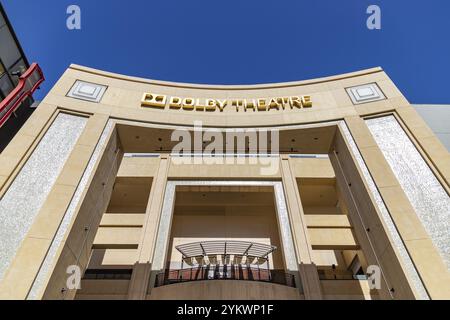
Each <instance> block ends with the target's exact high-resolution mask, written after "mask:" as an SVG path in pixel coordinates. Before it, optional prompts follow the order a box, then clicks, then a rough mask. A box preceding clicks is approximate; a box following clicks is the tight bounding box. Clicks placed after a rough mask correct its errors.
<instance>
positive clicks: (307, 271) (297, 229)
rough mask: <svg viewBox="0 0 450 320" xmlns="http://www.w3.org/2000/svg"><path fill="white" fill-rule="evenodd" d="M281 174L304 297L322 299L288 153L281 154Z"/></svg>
mask: <svg viewBox="0 0 450 320" xmlns="http://www.w3.org/2000/svg"><path fill="white" fill-rule="evenodd" d="M280 162H281V176H282V179H283V186H284V190H285V193H286V205H287V207H288V211H289V217H290V222H291V226H292V233H293V237H294V243H295V248H296V253H297V259H298V263H299V275H300V278H301V282H302V286H303V291H304V295H305V299H308V300H318V299H322V292H321V287H320V280H319V276H318V273H317V267H316V265H315V264H313V262H312V259H311V257H312V247H311V243H310V241H309V239H308V233H307V232H308V230H307V226H306V223H305V217H304V212H303V206H302V201H301V199H300V193H299V190H298V185H297V181H296V178H295V176H294V175H293V174H292V169H291V165H290V161H289V155H281V157H280Z"/></svg>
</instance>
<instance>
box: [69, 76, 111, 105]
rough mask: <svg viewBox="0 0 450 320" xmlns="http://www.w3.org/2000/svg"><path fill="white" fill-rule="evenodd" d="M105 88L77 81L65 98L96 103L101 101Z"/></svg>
mask: <svg viewBox="0 0 450 320" xmlns="http://www.w3.org/2000/svg"><path fill="white" fill-rule="evenodd" d="M106 88H107V87H106V86H103V85H100V84H95V83H90V82H85V81H80V80H77V81H76V82H75V84H74V85H73V86H72V88H71V89H70V91H69V93H68V94H67V96H68V97H71V98H75V99H81V100H86V101H91V102H97V103H98V102H100V100H101V99H102V97H103V94H104V93H105V91H106Z"/></svg>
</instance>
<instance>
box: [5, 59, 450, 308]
mask: <svg viewBox="0 0 450 320" xmlns="http://www.w3.org/2000/svg"><path fill="white" fill-rule="evenodd" d="M352 89H353V90H352ZM77 90H78V91H77ZM355 95H356V96H355ZM61 114H68V115H71V116H73V117H74V118H76V119H78V118H80V117H81V118H82V119H84V120H83V121H85V124H84V127H83V130H82V131H81V132H78V134H77V135H76V134H75V133H76V132H74V136H75V137H76V138H74V139H75V140H74V141H73V147H72V148H70V150H69V151H68V154H67V159H66V160H65V161H64V162H63V165H62V166H61V168H59V169H58V170H59V171H58V172H53V173H51V172H50V173H48V174H49V177H50V176H51V177H53V178H48V179H47V180H45V179H44V180H45V181H47V185H46V187H45V188H44V187H42V186H36V188H42V193H45V197H44V198H43V200H42V204H41V205H39V206H37V209H35V210H34V211H33V212H31V211H32V210H31V209H30V213H29V227H26V228H22V229H20V228H19V229H20V230H21V232H22V235H21V237H18V239H19V240H20V241H19V242H18V245H17V250H15V251H14V254H12V255H10V256H8V257H6V255H5V257H3V256H2V257H1V258H2V259H4V260H5V262H4V264H5V266H6V267H5V270H4V272H3V274H2V276H1V278H0V298H1V299H151V300H154V299H449V298H450V273H449V270H448V266H447V264H446V263H447V262H446V252H445V238H446V239H447V242H450V235H449V234H446V235H445V234H444V235H442V234H441V236H440V238H439V237H438V236H434V233H432V232H431V231H430V230H433V229H432V227H433V224H432V222H428V223H429V225H427V224H426V223H425V222H424V218H423V215H421V213H420V212H419V209H418V208H417V204H416V202H414V201H413V200H412V199H411V193H410V190H408V187H407V185H405V184H404V183H403V180H402V179H400V178H399V176H398V169H397V165H398V166H401V165H402V163H401V162H400V161H402V160H401V159H400V158H398V159H400V160H397V159H396V158H389V157H386V154H387V152H389V150H387V149H385V148H384V147H383V145H382V144H380V140H379V139H383V137H377V136H375V135H374V133H373V131H371V128H370V127H369V126H368V122H367V120H368V119H374V118H383V119H384V118H386V119H387V118H389V119H394V120H395V123H396V124H398V126H399V128H401V130H402V132H404V134H406V136H407V138H408V139H409V140H408V141H409V142H410V143H411V146H413V147H414V150H415V151H414V152H417V154H418V155H419V156H420V161H424V163H425V164H426V166H427V170H429V172H430V174H429V177H430V179H435V180H436V184H437V185H436V186H435V187H436V188H438V189H439V192H440V193H439V194H442V195H441V196H440V198H439V199H438V200H439V201H440V202H439V203H443V204H445V203H448V201H449V200H448V197H449V193H450V155H449V153H448V151H447V150H446V148H445V147H444V146H443V145H442V144H441V143H440V141H439V140H438V139H437V138H436V137H435V135H434V134H433V133H432V131H431V130H430V129H429V128H428V127H427V125H426V124H425V123H424V121H423V120H422V119H421V118H420V116H419V115H418V114H417V113H416V111H415V110H414V109H413V108H412V107H411V106H410V104H409V102H408V101H407V100H406V99H405V97H404V96H403V95H402V94H401V92H400V91H399V90H398V89H397V88H396V86H395V85H394V84H393V82H392V81H391V80H390V79H389V77H388V76H387V75H386V74H385V73H384V72H383V71H382V69H380V68H373V69H368V70H364V71H359V72H354V73H350V74H344V75H339V76H334V77H329V78H321V79H314V80H308V81H301V82H289V83H277V84H268V85H253V86H212V85H192V84H183V83H171V82H161V81H154V80H146V79H140V78H133V77H127V76H122V75H117V74H112V73H108V72H103V71H99V70H94V69H90V68H86V67H82V66H78V65H72V66H71V67H70V68H69V69H67V71H66V72H65V73H64V74H63V76H62V77H61V78H60V79H59V81H58V82H57V83H56V85H55V86H54V87H53V89H52V90H51V91H50V92H49V94H48V95H47V96H46V98H45V99H44V100H43V101H42V103H41V104H40V106H39V108H38V110H37V111H36V112H34V113H33V115H32V116H31V118H30V119H29V120H28V121H27V123H26V124H25V125H24V127H23V128H22V129H21V130H20V132H19V133H18V134H17V135H16V137H15V138H14V139H13V140H12V142H11V143H10V144H9V145H8V147H7V148H6V149H5V150H4V152H2V153H1V154H0V163H1V166H0V199H1V200H0V204H2V202H1V201H4V203H3V206H4V207H3V208H2V207H1V206H0V214H3V216H2V218H4V219H12V220H13V219H14V214H15V210H16V208H15V207H14V206H15V203H16V204H17V206H24V205H27V203H26V202H24V200H23V199H17V201H16V202H14V201H13V200H11V201H10V202H8V206H9V207H8V206H7V205H6V201H7V200H8V199H10V198H11V199H14V194H13V193H12V190H15V189H14V188H16V187H19V185H18V184H19V183H20V179H19V178H21V174H22V175H24V168H25V167H26V165H27V163H28V162H30V161H31V160H32V157H33V155H34V154H35V153H36V152H37V150H39V145H40V143H41V141H42V140H43V139H46V138H48V139H50V138H51V137H50V136H49V135H48V134H47V133H48V132H49V130H50V129H51V128H52V125H53V124H54V123H55V121H56V119H58V117H59V115H61ZM70 119H72V118H70ZM69 122H70V120H69ZM199 122H201V126H202V129H201V130H203V131H204V132H207V131H208V130H211V129H214V130H216V131H218V132H220V133H221V134H223V135H224V136H225V133H226V130H227V129H242V130H249V129H255V130H256V129H258V130H259V129H261V128H264V129H267V130H269V131H270V130H276V132H277V134H278V137H279V148H278V151H279V152H278V153H277V154H275V155H273V156H271V157H268V158H266V159H264V160H266V162H259V161H256V162H252V161H251V159H252V157H251V156H244V157H243V159H241V160H242V161H240V162H239V161H237V158H239V157H237V156H236V154H240V153H244V154H245V153H250V152H249V150H250V149H251V146H250V145H248V144H244V145H243V148H242V150H241V149H239V147H237V148H236V150H234V153H235V154H234V156H232V157H228V158H232V159H231V160H234V161H230V163H214V161H209V162H208V159H209V158H211V157H209V156H205V157H204V158H201V159H200V160H199V161H197V160H198V159H197V158H198V157H192V158H191V160H192V161H191V162H180V161H179V160H180V159H179V157H176V156H174V155H173V150H174V147H175V146H176V144H177V142H178V140H177V141H172V140H173V139H171V136H172V134H173V132H174V130H181V131H183V132H188V133H191V135H192V136H193V135H194V134H195V132H196V131H198V130H197V129H195V128H194V125H196V124H198V123H199ZM69 131H70V130H69V129H68V134H69V133H70V132H69ZM225 140H226V139H224V141H223V145H224V146H225ZM272 143H273V141H272ZM193 146H194V148H193V151H194V152H199V151H203V150H204V149H205V148H206V144H203V145H202V144H201V145H200V146H195V143H194V144H193ZM43 154H44V155H45V153H43ZM196 159H197V160H196ZM402 159H403V158H402ZM43 160H45V157H44V158H43ZM209 160H211V159H209ZM267 160H268V161H269V162H267ZM404 165H407V164H404ZM42 166H46V163H45V162H42ZM269 166H270V167H271V168H275V169H274V170H266V171H265V170H263V169H264V168H266V169H267V168H268V167H269ZM30 172H31V173H29V174H31V175H32V176H31V177H30V178H29V179H31V180H33V179H35V178H36V177H35V176H39V175H43V174H44V173H42V172H43V171H42V172H41V171H39V170H34V171H30ZM52 174H53V175H52ZM36 179H37V178H36ZM31 180H29V181H31ZM25 181H26V180H25ZM39 181H40V180H39ZM433 181H434V180H433ZM426 183H427V182H426V181H423V184H424V185H425V184H426ZM15 184H16V185H17V186H16V185H15ZM169 186H172V188H173V197H171V193H170V192H169V189H170V188H169ZM278 186H280V188H279V187H278ZM280 192H281V193H280ZM422 193H424V195H423V197H431V196H434V197H437V196H436V192H434V195H427V194H426V190H425V191H423V192H422ZM280 194H281V195H282V197H280ZM5 199H6V200H5ZM427 199H428V198H427ZM433 199H436V198H433ZM20 201H22V203H21V202H20ZM29 201H30V202H33V201H34V200H33V199H30V200H29ZM435 203H437V202H436V201H435ZM30 208H31V206H30ZM1 210H3V212H2V211H1ZM433 210H434V209H433V208H430V209H429V211H430V212H432V211H433ZM445 210H448V208H447V209H446V208H444V211H445ZM425 211H426V210H425ZM25 212H26V210H25ZM283 212H285V213H286V219H283V215H282V214H283ZM444 213H445V212H444ZM425 214H426V212H425ZM8 217H9V218H8ZM441 227H442V226H441ZM0 228H1V226H0ZM444 231H445V230H444ZM5 232H7V231H5ZM442 239H444V241H442ZM211 240H223V241H249V242H255V243H262V244H267V245H274V246H276V247H277V249H276V250H275V251H274V252H273V253H271V255H270V256H269V261H270V266H269V267H268V268H269V269H270V270H281V271H282V272H283V274H286V275H288V276H291V277H292V278H293V279H295V285H293V286H288V285H283V284H280V283H272V282H270V281H251V280H250V279H246V280H231V279H230V280H223V279H220V280H219V279H209V280H207V279H204V280H203V281H200V280H197V281H186V282H182V283H181V282H180V283H173V284H166V285H157V280H158V277H161V276H162V275H163V274H164V272H166V271H167V270H168V269H181V268H182V266H180V265H179V264H180V262H181V260H182V256H181V254H180V253H179V252H178V251H177V250H176V246H177V245H180V244H186V243H191V242H196V241H211ZM2 241H3V240H2ZM442 243H444V245H442ZM291 244H292V246H291ZM447 246H448V245H447ZM71 266H77V267H79V270H80V271H81V274H80V276H81V288H80V289H78V290H77V289H74V288H70V281H69V282H68V279H69V277H70V276H71V275H72V274H71V273H70V272H69V271H68V270H69V269H70V267H71ZM373 266H377V267H379V269H380V273H379V277H380V278H379V284H380V287H379V288H371V287H370V283H369V281H368V280H367V279H365V277H366V276H367V273H368V270H371V268H370V267H373ZM68 268H69V269H68ZM89 275H90V276H89Z"/></svg>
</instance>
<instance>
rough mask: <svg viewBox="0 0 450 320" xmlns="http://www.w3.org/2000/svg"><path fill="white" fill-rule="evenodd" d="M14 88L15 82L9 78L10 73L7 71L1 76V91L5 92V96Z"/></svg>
mask: <svg viewBox="0 0 450 320" xmlns="http://www.w3.org/2000/svg"><path fill="white" fill-rule="evenodd" d="M13 89H14V86H13V84H12V83H11V80H9V77H8V75H7V74H6V73H5V74H3V76H2V77H1V78H0V91H1V93H2V94H3V96H5V97H6V96H7V95H8V94H9V93H10V92H11V91H12V90H13Z"/></svg>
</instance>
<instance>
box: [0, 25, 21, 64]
mask: <svg viewBox="0 0 450 320" xmlns="http://www.w3.org/2000/svg"><path fill="white" fill-rule="evenodd" d="M0 43H1V45H0V58H1V59H2V61H3V63H4V65H5V68H7V69H9V68H10V67H11V66H12V65H13V64H15V63H16V61H17V60H19V59H20V58H21V55H20V51H19V49H18V48H17V45H16V42H15V41H14V38H13V36H12V35H11V33H10V32H9V29H8V28H7V27H3V28H0Z"/></svg>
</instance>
